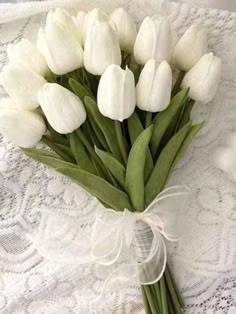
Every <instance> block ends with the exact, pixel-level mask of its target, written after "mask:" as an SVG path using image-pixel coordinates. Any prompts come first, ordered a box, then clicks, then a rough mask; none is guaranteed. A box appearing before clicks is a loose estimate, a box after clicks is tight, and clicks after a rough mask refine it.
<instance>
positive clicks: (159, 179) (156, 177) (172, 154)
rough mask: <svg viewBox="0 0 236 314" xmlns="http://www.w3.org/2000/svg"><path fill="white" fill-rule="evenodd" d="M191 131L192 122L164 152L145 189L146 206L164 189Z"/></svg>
mask: <svg viewBox="0 0 236 314" xmlns="http://www.w3.org/2000/svg"><path fill="white" fill-rule="evenodd" d="M190 129H191V122H189V123H188V124H186V125H185V126H184V127H183V128H182V129H181V130H180V131H179V132H178V133H176V134H175V135H174V136H173V137H172V138H171V140H170V141H169V142H168V143H167V145H166V146H165V148H164V149H163V150H162V152H161V154H160V156H159V158H158V160H157V162H156V164H155V166H154V169H153V172H152V174H151V177H150V179H149V180H148V183H147V185H146V187H145V205H146V206H148V205H149V204H150V203H151V202H152V201H153V200H154V198H155V197H156V196H157V195H158V194H159V193H160V192H161V190H162V189H163V188H164V186H165V183H166V181H167V179H168V176H169V174H170V172H171V169H172V165H173V163H174V160H175V158H176V156H177V154H178V151H179V149H180V147H181V145H182V144H183V142H184V140H185V138H186V136H187V134H188V132H189V131H190Z"/></svg>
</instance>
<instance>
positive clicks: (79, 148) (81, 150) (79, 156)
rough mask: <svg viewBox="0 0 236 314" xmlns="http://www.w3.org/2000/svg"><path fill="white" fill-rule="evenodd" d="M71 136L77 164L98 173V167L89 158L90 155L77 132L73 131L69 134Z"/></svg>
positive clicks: (72, 149) (71, 144)
mask: <svg viewBox="0 0 236 314" xmlns="http://www.w3.org/2000/svg"><path fill="white" fill-rule="evenodd" d="M69 138H70V147H71V151H72V154H73V156H74V158H75V160H76V162H77V164H78V165H79V166H80V168H81V169H83V170H85V171H88V172H90V173H93V174H96V169H95V167H94V165H93V163H92V161H91V159H90V158H89V155H88V153H87V151H86V149H85V147H84V145H83V143H82V142H81V140H80V138H79V137H78V136H77V134H76V133H75V132H73V133H71V134H70V135H69Z"/></svg>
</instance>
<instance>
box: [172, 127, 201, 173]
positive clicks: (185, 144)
mask: <svg viewBox="0 0 236 314" xmlns="http://www.w3.org/2000/svg"><path fill="white" fill-rule="evenodd" d="M203 125H204V122H202V123H199V124H195V125H193V126H192V127H191V129H190V131H189V132H188V134H187V136H186V137H185V139H184V142H183V143H182V145H181V147H180V149H179V151H178V153H177V156H176V158H175V161H174V163H173V165H172V168H173V169H174V167H175V165H176V164H177V162H178V161H179V160H180V158H181V157H182V156H183V154H184V153H185V151H186V150H187V149H188V147H189V145H190V144H191V143H192V140H193V138H194V137H195V136H196V135H197V134H198V132H199V131H200V130H201V128H202V127H203Z"/></svg>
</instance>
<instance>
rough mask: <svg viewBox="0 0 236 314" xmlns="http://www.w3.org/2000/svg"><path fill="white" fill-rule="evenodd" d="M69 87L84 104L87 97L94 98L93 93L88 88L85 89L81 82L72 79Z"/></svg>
mask: <svg viewBox="0 0 236 314" xmlns="http://www.w3.org/2000/svg"><path fill="white" fill-rule="evenodd" d="M69 85H70V87H71V89H72V91H73V92H74V93H75V95H77V96H78V97H79V98H80V100H81V101H83V102H84V98H85V97H86V96H89V97H92V98H94V96H93V94H92V92H91V91H90V90H89V89H88V88H86V87H84V86H83V85H82V84H81V83H80V82H78V81H76V80H75V79H73V78H70V79H69Z"/></svg>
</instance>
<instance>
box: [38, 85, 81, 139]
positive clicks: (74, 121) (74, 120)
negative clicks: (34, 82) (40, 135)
mask: <svg viewBox="0 0 236 314" xmlns="http://www.w3.org/2000/svg"><path fill="white" fill-rule="evenodd" d="M38 100H39V104H40V106H41V108H42V110H43V112H44V114H45V116H46V118H47V120H48V122H49V123H50V125H51V126H52V127H53V128H54V130H56V131H57V132H58V133H61V134H68V133H71V132H73V131H74V130H76V129H78V128H79V127H80V126H81V124H83V123H84V121H85V120H86V112H85V109H84V106H83V103H82V102H81V100H80V99H79V98H78V97H77V96H76V95H74V94H73V93H72V92H70V91H69V90H68V89H66V88H64V87H62V86H61V85H59V84H55V83H52V84H51V83H46V84H44V86H43V87H42V88H41V90H40V91H39V93H38Z"/></svg>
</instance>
